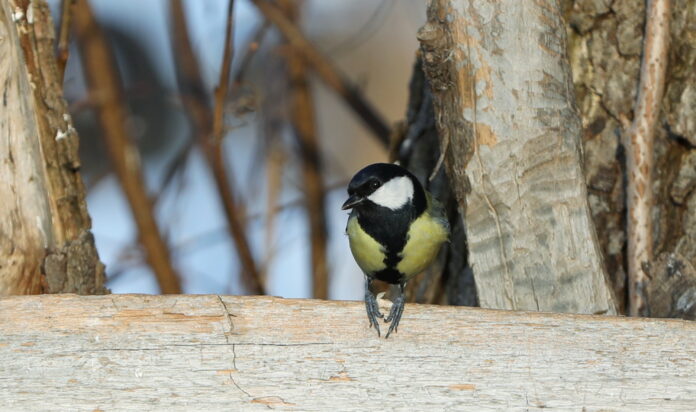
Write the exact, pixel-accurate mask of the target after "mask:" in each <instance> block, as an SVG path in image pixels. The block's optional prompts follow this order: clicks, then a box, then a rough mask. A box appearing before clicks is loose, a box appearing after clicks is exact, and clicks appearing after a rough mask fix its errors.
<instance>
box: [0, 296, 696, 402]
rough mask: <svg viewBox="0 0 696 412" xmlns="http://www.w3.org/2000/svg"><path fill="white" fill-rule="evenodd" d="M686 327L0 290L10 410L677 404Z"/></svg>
mask: <svg viewBox="0 0 696 412" xmlns="http://www.w3.org/2000/svg"><path fill="white" fill-rule="evenodd" d="M695 339H696V323H693V322H688V321H680V320H654V319H629V318H617V317H602V316H587V315H559V314H547V313H524V312H507V311H494V310H484V309H474V308H464V307H443V306H426V305H408V306H407V308H406V311H405V314H404V319H403V320H402V324H401V328H400V329H399V332H398V333H397V334H396V335H395V336H393V338H390V339H388V340H385V339H383V338H382V339H380V338H378V337H377V336H376V334H375V333H374V331H373V330H370V329H369V328H368V326H367V319H366V317H365V313H364V305H363V304H362V303H361V302H325V301H316V300H286V299H279V298H272V297H253V298H249V297H231V296H224V297H218V296H214V295H213V296H209V295H208V296H186V295H181V296H177V295H171V296H134V295H111V296H89V297H77V296H74V295H43V296H25V297H6V298H1V299H0V394H2V408H6V409H8V410H104V411H109V410H150V409H158V410H194V409H195V410H240V409H243V410H256V409H258V410H265V409H267V408H272V409H286V410H330V409H337V410H368V409H373V410H374V409H396V410H471V411H486V410H520V411H521V410H530V409H541V408H547V409H549V410H569V411H570V410H572V411H580V410H585V411H599V410H602V411H619V410H621V411H638V410H639V411H665V410H670V411H677V410H685V411H686V410H693V409H694V406H696V378H695V376H696V345H694V341H695Z"/></svg>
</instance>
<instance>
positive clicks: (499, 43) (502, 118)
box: [419, 0, 616, 314]
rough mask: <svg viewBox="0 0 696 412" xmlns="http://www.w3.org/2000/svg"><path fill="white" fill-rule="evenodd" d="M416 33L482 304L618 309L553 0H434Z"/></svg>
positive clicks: (598, 310)
mask: <svg viewBox="0 0 696 412" xmlns="http://www.w3.org/2000/svg"><path fill="white" fill-rule="evenodd" d="M419 39H420V41H421V43H422V52H423V60H424V68H425V72H426V75H427V77H428V80H429V81H430V84H431V87H432V90H433V101H434V107H435V117H436V119H437V127H438V130H439V134H440V139H441V146H442V147H443V148H444V151H445V153H446V157H445V165H446V168H447V172H448V175H449V178H450V180H451V181H452V182H453V184H452V187H453V190H454V192H455V195H456V197H457V200H458V203H459V206H460V213H461V215H462V216H464V222H465V227H466V231H467V233H466V234H467V238H468V244H469V261H470V264H471V266H472V268H473V271H474V277H475V279H476V288H477V292H478V298H479V301H480V304H481V306H483V307H489V308H506V309H527V310H541V311H554V312H577V313H608V314H613V313H616V306H615V303H614V300H613V297H612V293H611V289H610V288H609V286H608V283H607V280H606V275H605V270H604V266H603V262H602V256H601V250H600V247H599V244H598V242H597V239H596V235H595V232H594V228H593V224H592V220H591V216H590V211H589V206H588V201H587V192H586V187H585V184H584V176H583V172H582V164H581V147H580V144H581V141H580V131H581V128H580V126H581V125H580V118H579V116H578V111H577V108H576V106H575V96H574V92H573V88H572V83H571V80H572V79H571V75H570V67H569V65H568V60H567V56H566V37H565V29H564V25H563V21H562V18H561V10H560V8H559V7H558V5H557V3H556V2H555V1H552V0H545V1H531V0H505V1H495V2H492V1H473V0H434V1H432V2H431V4H430V7H429V9H428V23H427V24H426V25H425V26H424V27H423V28H422V29H421V30H420V32H419Z"/></svg>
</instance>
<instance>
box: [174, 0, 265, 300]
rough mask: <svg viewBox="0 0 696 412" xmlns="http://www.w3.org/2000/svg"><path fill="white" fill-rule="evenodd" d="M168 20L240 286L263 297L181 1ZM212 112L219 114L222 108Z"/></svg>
mask: <svg viewBox="0 0 696 412" xmlns="http://www.w3.org/2000/svg"><path fill="white" fill-rule="evenodd" d="M233 10H234V8H233V3H232V2H231V3H230V7H229V9H228V16H227V19H228V24H227V29H228V33H227V34H226V40H228V42H227V43H226V44H225V48H226V49H227V48H229V51H227V50H226V51H225V56H227V57H228V58H231V57H232V34H231V30H232V23H231V20H232V19H233V17H234V13H233ZM171 17H172V24H173V27H172V33H173V40H172V41H173V48H174V56H175V58H176V62H177V64H176V70H177V79H178V83H179V89H180V91H181V97H182V101H183V103H184V106H185V107H186V109H187V112H188V115H189V116H190V118H191V121H192V122H193V124H194V129H195V130H196V131H197V134H198V141H199V144H200V146H201V149H202V150H203V152H204V153H205V156H206V160H207V161H208V165H209V166H210V168H211V171H212V173H213V177H214V180H215V185H216V187H217V190H218V193H219V195H220V199H221V201H222V205H223V209H224V211H225V217H226V218H227V224H228V226H229V229H230V233H231V235H232V239H233V241H234V243H235V245H236V250H237V255H238V256H239V260H240V262H241V264H242V268H243V270H242V281H243V282H244V286H245V287H246V289H247V290H248V291H249V292H250V293H253V294H263V293H264V291H263V286H262V284H261V281H260V278H259V272H258V270H257V269H256V263H255V262H254V258H253V255H252V254H251V247H250V246H249V243H248V241H247V237H246V230H245V227H244V224H243V223H242V222H243V218H242V216H243V213H242V212H241V209H240V205H238V204H237V202H236V200H235V195H234V190H233V189H232V181H231V179H229V178H228V172H227V170H226V168H225V164H224V159H223V155H222V148H221V140H222V139H221V138H216V137H215V133H220V135H222V133H223V132H224V127H223V126H222V124H218V125H215V124H213V123H214V121H213V120H214V119H215V114H214V112H213V110H212V109H211V108H210V104H209V99H208V96H207V93H206V91H205V86H204V85H203V80H202V77H201V74H200V69H199V67H198V63H197V60H196V56H195V54H194V53H193V48H192V47H191V41H190V39H189V35H188V28H187V25H186V18H185V16H184V10H183V6H182V3H181V0H172V1H171ZM225 64H226V63H225V62H224V59H223V63H222V65H223V68H222V70H221V71H222V72H223V73H221V75H224V72H225V71H227V77H226V78H224V79H223V80H222V81H221V83H220V86H221V87H219V88H218V90H224V91H225V93H219V92H216V95H220V96H222V101H220V102H217V100H218V99H216V103H219V106H222V104H223V103H224V96H225V94H226V90H227V88H228V83H227V82H228V81H229V80H228V79H229V67H228V68H227V69H225ZM227 64H229V63H227ZM216 110H222V108H220V109H216ZM219 121H220V123H222V117H219ZM211 125H212V126H211Z"/></svg>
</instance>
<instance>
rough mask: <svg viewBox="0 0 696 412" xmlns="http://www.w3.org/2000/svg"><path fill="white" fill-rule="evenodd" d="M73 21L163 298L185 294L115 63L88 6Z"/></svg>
mask: <svg viewBox="0 0 696 412" xmlns="http://www.w3.org/2000/svg"><path fill="white" fill-rule="evenodd" d="M73 20H74V27H75V35H76V37H77V40H78V42H79V44H80V49H81V52H80V55H81V58H82V65H83V67H84V71H85V74H86V77H87V82H88V84H89V88H90V94H91V95H92V96H95V103H96V107H97V112H98V117H99V121H100V123H101V126H102V130H103V134H104V141H105V143H106V147H107V149H108V152H109V156H110V157H111V162H112V163H113V167H114V169H115V170H116V175H117V176H118V179H119V181H120V183H121V187H122V188H123V191H124V193H125V195H126V198H127V199H128V202H129V204H130V207H131V211H132V212H133V217H134V218H135V222H136V224H137V225H138V232H139V236H140V242H141V243H142V245H143V248H144V249H145V251H146V254H147V261H148V263H149V264H150V266H151V267H152V270H153V271H154V272H155V276H156V277H157V282H158V283H159V286H160V289H161V291H162V293H181V287H180V285H179V277H178V276H177V274H176V272H175V271H174V268H173V267H172V264H171V259H170V257H169V250H168V249H167V245H166V244H165V242H164V241H163V240H162V237H161V236H160V232H159V228H158V227H157V222H156V221H155V217H154V214H153V210H152V204H151V202H150V199H148V197H147V194H146V189H145V185H144V183H143V182H144V179H143V174H142V171H141V168H140V160H139V156H138V152H137V150H136V148H135V146H134V145H133V139H132V137H131V136H130V135H129V132H128V129H127V128H126V121H127V119H128V115H127V112H126V108H125V104H124V99H123V91H122V90H121V84H120V83H119V77H118V73H116V71H115V69H114V68H115V67H116V61H115V59H114V57H113V55H112V54H111V52H110V50H109V48H108V46H107V42H106V38H105V37H104V34H103V32H102V31H101V28H100V27H99V25H98V24H97V22H96V20H95V19H94V15H93V14H92V10H91V8H90V6H89V3H88V2H87V0H78V1H77V2H76V7H75V8H74V15H73Z"/></svg>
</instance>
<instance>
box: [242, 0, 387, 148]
mask: <svg viewBox="0 0 696 412" xmlns="http://www.w3.org/2000/svg"><path fill="white" fill-rule="evenodd" d="M252 2H253V3H254V4H255V5H256V7H257V8H258V9H259V11H261V13H262V14H263V15H264V16H265V17H266V18H267V19H268V20H269V21H270V22H272V23H273V24H274V25H275V26H276V27H277V28H278V30H280V32H281V33H282V34H283V36H284V37H285V38H286V39H287V40H288V42H290V44H291V45H292V46H293V47H295V48H296V49H297V50H298V51H299V52H300V53H302V55H303V56H304V58H305V59H307V63H308V64H309V65H310V66H311V67H312V69H314V71H316V72H317V74H318V75H319V77H321V78H322V80H324V82H326V84H327V85H329V87H331V88H332V89H334V91H335V92H336V93H338V94H339V95H341V96H342V97H343V98H344V99H345V101H346V103H348V105H349V106H350V107H351V108H352V109H353V110H354V111H355V112H356V113H357V114H358V116H360V118H361V119H362V120H363V121H364V122H365V124H366V125H367V126H368V127H369V128H370V129H371V130H372V132H373V133H374V134H375V136H376V137H377V138H378V139H379V141H380V142H381V143H382V144H383V145H384V146H385V147H388V146H389V137H390V135H391V130H390V128H389V126H387V124H386V123H385V121H384V119H382V117H381V116H380V115H379V114H378V113H377V111H376V110H375V109H374V108H373V107H372V105H370V103H369V102H368V101H367V100H365V98H364V97H363V95H362V93H361V92H360V90H359V89H358V88H356V87H355V86H353V85H352V84H351V82H350V81H349V80H348V79H347V78H346V76H345V75H343V74H341V73H339V71H338V69H337V68H336V67H334V66H333V65H332V64H331V62H329V60H328V59H327V58H326V57H325V56H324V55H323V54H321V53H320V52H319V51H318V50H317V49H316V47H314V46H313V45H312V43H310V42H309V40H307V38H306V37H305V36H304V35H303V34H302V32H301V31H300V30H299V29H298V28H297V26H295V24H293V23H292V21H290V19H288V18H287V17H286V16H285V14H284V13H283V11H282V10H280V9H279V8H278V7H277V6H275V5H274V4H271V3H270V2H268V1H266V0H252Z"/></svg>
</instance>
